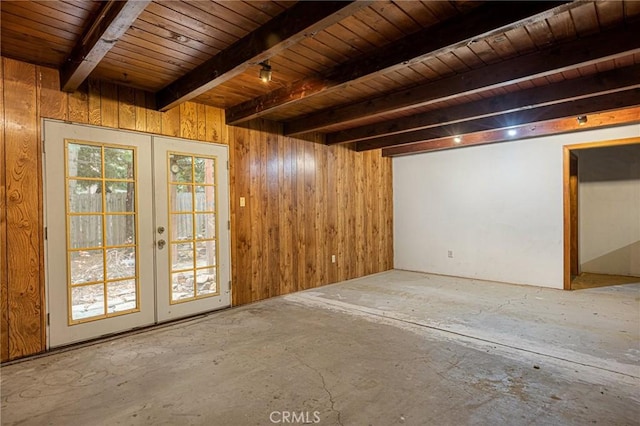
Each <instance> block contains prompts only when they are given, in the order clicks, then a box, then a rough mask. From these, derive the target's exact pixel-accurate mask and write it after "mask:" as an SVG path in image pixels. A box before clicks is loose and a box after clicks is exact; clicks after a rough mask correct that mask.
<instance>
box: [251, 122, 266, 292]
mask: <svg viewBox="0 0 640 426" xmlns="http://www.w3.org/2000/svg"><path fill="white" fill-rule="evenodd" d="M259 123H260V122H258V123H254V124H253V125H252V126H251V129H252V130H253V131H252V132H250V134H249V141H250V146H249V207H250V209H249V213H250V215H251V226H250V228H251V230H250V235H251V236H250V238H251V298H250V300H251V301H252V302H253V301H256V300H260V299H261V297H262V286H263V276H262V274H263V268H264V267H266V266H267V265H264V263H263V249H264V241H263V236H264V234H263V230H262V228H263V224H264V222H263V221H262V220H261V216H262V211H263V210H264V205H263V203H262V201H263V200H262V197H261V195H262V193H261V191H260V187H261V178H262V170H261V167H260V166H261V163H262V159H263V157H262V156H261V155H260V149H261V146H260V145H261V141H260V138H259V134H260V127H259Z"/></svg>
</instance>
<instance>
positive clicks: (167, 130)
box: [162, 106, 180, 136]
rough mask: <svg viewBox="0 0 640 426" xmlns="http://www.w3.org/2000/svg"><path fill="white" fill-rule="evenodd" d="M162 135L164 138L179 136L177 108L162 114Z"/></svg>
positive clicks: (178, 108) (178, 112)
mask: <svg viewBox="0 0 640 426" xmlns="http://www.w3.org/2000/svg"><path fill="white" fill-rule="evenodd" d="M162 134H163V135H166V136H180V107H179V106H177V107H174V108H171V109H170V110H169V111H166V112H163V113H162Z"/></svg>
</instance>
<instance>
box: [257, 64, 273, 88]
mask: <svg viewBox="0 0 640 426" xmlns="http://www.w3.org/2000/svg"><path fill="white" fill-rule="evenodd" d="M258 65H262V68H261V69H260V80H262V81H263V82H265V83H268V82H270V81H271V65H269V61H268V60H266V61H264V62H260V63H259V64H258Z"/></svg>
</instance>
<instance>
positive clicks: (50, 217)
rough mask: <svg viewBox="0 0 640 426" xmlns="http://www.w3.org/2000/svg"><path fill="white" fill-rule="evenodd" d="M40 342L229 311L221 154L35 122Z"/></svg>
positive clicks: (202, 146)
mask: <svg viewBox="0 0 640 426" xmlns="http://www.w3.org/2000/svg"><path fill="white" fill-rule="evenodd" d="M44 138H45V150H44V156H45V159H44V167H45V182H44V184H45V212H46V228H45V229H46V271H47V272H46V290H47V315H48V345H49V347H57V346H62V345H66V344H70V343H75V342H80V341H84V340H89V339H93V338H97V337H100V336H104V335H109V334H114V333H119V332H122V331H126V330H130V329H134V328H138V327H143V326H148V325H152V324H155V323H158V322H163V321H168V320H172V319H177V318H181V317H187V316H190V315H194V314H198V313H201V312H206V311H211V310H214V309H220V308H224V307H228V306H230V301H231V298H230V270H231V265H230V249H229V246H230V238H229V234H230V230H229V227H228V223H229V183H228V169H227V164H228V147H227V146H225V145H217V144H210V143H199V142H193V141H187V140H182V139H177V138H168V137H160V136H154V135H149V134H144V133H137V132H129V131H121V130H115V129H106V128H100V127H94V126H87V125H77V124H68V123H62V122H58V121H50V120H45V122H44Z"/></svg>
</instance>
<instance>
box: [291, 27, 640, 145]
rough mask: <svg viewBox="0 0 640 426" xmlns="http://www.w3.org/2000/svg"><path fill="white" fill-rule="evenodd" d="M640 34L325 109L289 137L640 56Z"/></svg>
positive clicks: (633, 30) (632, 31)
mask: <svg viewBox="0 0 640 426" xmlns="http://www.w3.org/2000/svg"><path fill="white" fill-rule="evenodd" d="M639 32H640V22H638V21H636V22H634V23H630V24H629V25H627V27H626V28H622V29H617V30H613V31H608V32H604V33H600V34H595V35H592V36H588V37H584V38H581V39H578V40H576V41H572V42H568V43H564V44H561V45H558V46H551V47H549V48H547V49H544V50H541V51H539V52H535V53H531V54H528V55H524V56H519V57H516V58H513V59H508V60H505V61H502V62H499V63H496V64H492V65H487V66H484V67H482V68H477V69H474V70H471V71H467V72H464V73H461V74H458V75H454V76H452V77H447V78H443V79H441V80H437V81H433V82H430V83H426V84H423V85H420V86H416V87H412V88H410V89H407V90H402V91H398V92H393V93H389V94H386V95H383V96H380V97H378V98H374V99H369V100H366V101H362V102H357V103H354V104H349V105H344V106H342V107H334V108H330V109H327V110H322V111H319V112H317V113H313V114H309V115H307V116H304V117H301V118H300V119H296V120H294V121H291V122H290V123H287V124H286V125H285V134H286V135H289V136H291V135H297V134H302V133H307V132H310V131H317V130H321V129H323V128H326V127H329V126H331V125H334V124H338V123H348V122H352V121H355V120H359V119H362V118H365V117H369V118H370V117H375V116H379V115H382V114H386V113H390V112H393V111H402V110H407V109H411V108H416V107H420V106H424V105H429V104H433V103H437V102H441V101H444V100H448V99H453V98H456V97H459V96H466V95H470V94H474V93H479V92H482V91H485V90H491V89H497V88H500V87H504V86H508V85H511V84H515V83H518V82H522V81H526V80H530V79H533V78H539V77H544V76H549V75H552V74H557V73H560V72H563V71H567V70H571V69H575V68H577V67H581V66H585V65H589V64H595V63H598V62H602V61H607V60H611V59H616V58H619V57H622V56H627V55H630V54H634V53H638V52H640V37H637V34H638V33H639Z"/></svg>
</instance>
